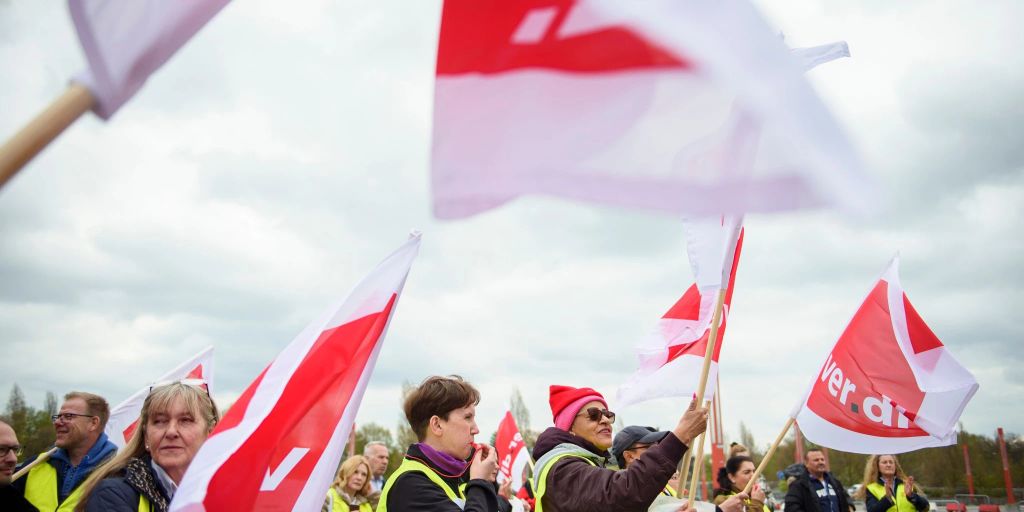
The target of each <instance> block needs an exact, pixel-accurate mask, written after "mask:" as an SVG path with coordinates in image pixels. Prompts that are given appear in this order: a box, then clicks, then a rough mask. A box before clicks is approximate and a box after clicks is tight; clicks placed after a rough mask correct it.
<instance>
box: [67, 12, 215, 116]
mask: <svg viewBox="0 0 1024 512" xmlns="http://www.w3.org/2000/svg"><path fill="white" fill-rule="evenodd" d="M227 3H228V0H187V1H170V2H168V1H165V0H68V7H70V9H71V19H72V20H74V22H75V30H77V31H78V40H79V41H80V42H81V44H82V49H83V50H85V58H86V60H87V61H88V63H89V68H88V69H87V70H85V71H83V72H82V73H80V74H79V76H77V77H75V81H76V82H79V83H81V84H82V85H84V86H86V87H88V88H89V91H90V92H91V93H92V95H93V98H95V100H96V101H95V104H94V107H93V110H94V111H95V112H96V115H98V116H100V117H101V118H103V119H109V118H110V116H112V115H114V112H117V109H119V108H121V105H123V104H124V103H125V102H126V101H128V100H129V99H131V97H132V96H134V95H135V93H136V92H138V90H139V88H141V87H142V84H144V83H145V82H146V79H148V78H149V75H151V74H153V72H154V71H156V70H157V69H158V68H160V66H162V65H163V64H164V63H165V62H167V60H168V59H170V58H171V56H172V55H174V52H176V51H178V49H179V48H181V47H182V45H184V44H185V43H186V42H188V40H189V39H190V38H192V36H194V35H195V34H196V32H198V31H199V29H201V28H203V25H206V23H207V22H208V21H210V19H211V18H213V16H214V15H216V14H217V12H219V11H220V10H221V8H223V7H224V6H225V5H227Z"/></svg>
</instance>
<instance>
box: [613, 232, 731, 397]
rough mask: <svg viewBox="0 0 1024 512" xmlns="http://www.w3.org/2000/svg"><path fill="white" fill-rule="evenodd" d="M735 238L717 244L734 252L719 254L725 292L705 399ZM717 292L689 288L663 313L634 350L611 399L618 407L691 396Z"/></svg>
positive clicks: (725, 313)
mask: <svg viewBox="0 0 1024 512" xmlns="http://www.w3.org/2000/svg"><path fill="white" fill-rule="evenodd" d="M725 227H726V226H723V228H725ZM737 236H738V237H737V238H733V239H731V240H730V239H728V238H726V239H720V240H722V242H724V243H726V244H728V245H731V246H732V247H734V248H735V249H734V250H732V251H724V250H720V252H719V253H720V254H729V255H730V259H729V260H727V261H729V262H731V264H730V265H728V268H729V272H728V273H727V274H724V277H725V278H726V279H728V287H727V288H726V289H725V303H724V308H723V310H722V318H721V322H720V323H719V326H718V334H717V336H716V338H717V341H716V343H715V349H714V351H713V352H712V356H711V367H710V370H709V373H708V382H707V387H706V389H705V391H704V393H705V394H704V396H705V397H710V396H712V395H714V393H715V384H716V382H717V380H718V379H717V378H716V376H717V375H718V355H719V353H720V352H721V351H722V340H723V339H724V337H725V326H726V323H727V320H728V318H729V309H730V306H731V304H732V291H733V285H734V284H735V282H736V268H737V267H738V266H739V262H740V250H741V249H742V247H743V230H742V229H740V230H739V232H738V234H737ZM691 258H692V255H691ZM695 273H696V270H695ZM711 274H712V275H717V276H722V275H723V274H722V272H721V265H719V267H718V268H715V269H713V270H712V271H711ZM718 291H719V288H717V287H710V288H705V289H703V290H702V289H700V288H699V287H698V284H697V283H695V284H692V285H690V288H689V289H687V290H686V293H684V294H683V296H682V297H681V298H680V299H679V300H678V301H677V302H676V303H675V304H674V305H673V306H672V308H671V309H669V310H668V312H667V313H665V315H664V316H663V317H662V318H661V320H660V321H659V322H658V328H657V330H656V332H655V333H654V334H652V335H650V336H648V337H647V338H646V339H645V340H643V341H642V342H641V343H640V344H639V345H638V346H637V359H638V361H639V368H638V369H637V371H636V373H634V374H633V375H632V376H631V377H630V378H629V380H628V381H626V383H625V384H623V385H622V386H620V387H619V391H618V394H617V396H616V398H617V406H618V407H624V406H626V405H630V404H635V403H638V402H643V401H645V400H651V399H654V398H664V397H670V396H683V397H689V396H691V395H693V394H694V393H696V392H697V386H698V384H699V383H698V382H697V380H698V379H699V377H700V374H701V368H702V367H703V365H704V354H705V353H706V352H707V349H708V340H709V339H710V337H711V317H712V314H713V313H714V308H715V301H716V300H717V298H718Z"/></svg>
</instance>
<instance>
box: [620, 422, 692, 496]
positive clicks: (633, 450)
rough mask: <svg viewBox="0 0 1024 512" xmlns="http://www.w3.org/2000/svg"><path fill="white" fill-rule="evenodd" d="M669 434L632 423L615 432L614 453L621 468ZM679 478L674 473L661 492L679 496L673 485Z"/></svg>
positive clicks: (624, 467)
mask: <svg viewBox="0 0 1024 512" xmlns="http://www.w3.org/2000/svg"><path fill="white" fill-rule="evenodd" d="M668 434H669V432H668V431H667V430H661V431H659V430H655V429H654V428H653V427H641V426H640V425H630V426H628V427H626V428H624V429H622V431H621V432H619V433H618V434H615V439H614V440H613V441H612V455H613V456H615V461H616V462H618V464H619V468H620V469H626V468H628V467H629V465H630V464H632V463H633V462H634V461H635V460H637V459H639V458H640V456H641V455H643V454H644V452H646V451H647V449H648V448H650V447H651V446H652V445H655V444H658V443H660V442H661V440H662V439H664V438H665V436H667V435H668ZM677 478H678V477H677V475H675V474H673V478H671V479H669V482H668V483H667V484H665V488H664V489H662V491H661V493H662V494H664V495H666V496H672V497H673V498H675V497H677V495H676V490H675V487H674V486H673V483H675V480H676V479H677Z"/></svg>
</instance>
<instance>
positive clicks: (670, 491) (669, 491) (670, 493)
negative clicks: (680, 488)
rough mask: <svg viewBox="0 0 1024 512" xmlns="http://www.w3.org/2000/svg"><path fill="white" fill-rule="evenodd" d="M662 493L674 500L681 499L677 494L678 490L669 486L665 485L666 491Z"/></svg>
mask: <svg viewBox="0 0 1024 512" xmlns="http://www.w3.org/2000/svg"><path fill="white" fill-rule="evenodd" d="M661 493H662V494H664V495H665V496H672V497H673V498H678V497H679V495H678V494H676V490H675V489H674V488H673V487H672V486H671V485H669V484H665V489H664V490H662V491H661Z"/></svg>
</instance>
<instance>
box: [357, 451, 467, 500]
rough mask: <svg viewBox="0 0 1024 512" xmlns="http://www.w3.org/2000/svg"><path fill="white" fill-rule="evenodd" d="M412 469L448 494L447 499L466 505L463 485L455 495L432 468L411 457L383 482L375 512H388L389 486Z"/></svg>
mask: <svg viewBox="0 0 1024 512" xmlns="http://www.w3.org/2000/svg"><path fill="white" fill-rule="evenodd" d="M412 471H418V472H420V473H423V474H424V475H426V476H427V478H429V479H430V481H431V482H434V484H436V485H437V486H438V487H440V488H441V490H442V491H444V493H445V494H446V495H447V496H448V499H450V500H452V502H453V503H455V504H456V505H458V506H459V508H463V507H465V506H466V490H465V486H464V485H460V486H459V494H458V495H456V494H455V491H453V490H452V488H451V487H448V484H447V483H445V481H444V480H443V479H442V478H441V477H440V476H439V475H438V474H437V473H436V472H435V471H434V470H433V469H430V467H429V466H427V465H426V464H424V463H422V462H419V461H415V460H412V459H405V460H403V461H402V465H401V466H398V469H396V470H395V472H394V473H391V477H389V478H388V481H387V482H385V483H384V488H383V489H381V492H380V501H379V502H378V503H377V512H388V494H389V493H390V492H391V487H392V486H393V485H394V484H395V482H397V481H398V477H400V476H402V475H403V474H405V473H409V472H412Z"/></svg>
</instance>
